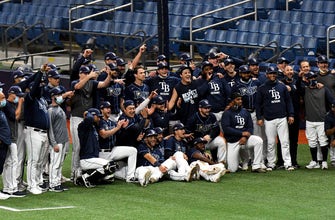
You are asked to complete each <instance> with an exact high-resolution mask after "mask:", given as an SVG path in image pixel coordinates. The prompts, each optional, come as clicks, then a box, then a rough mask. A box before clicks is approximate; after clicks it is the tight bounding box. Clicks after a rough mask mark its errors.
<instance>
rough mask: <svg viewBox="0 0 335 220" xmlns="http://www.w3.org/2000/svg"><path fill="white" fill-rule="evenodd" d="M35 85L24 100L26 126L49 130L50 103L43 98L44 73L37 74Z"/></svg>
mask: <svg viewBox="0 0 335 220" xmlns="http://www.w3.org/2000/svg"><path fill="white" fill-rule="evenodd" d="M36 74H37V76H36V78H35V80H34V84H33V86H32V88H31V90H30V92H29V93H27V95H26V97H25V99H24V120H25V126H30V127H35V128H39V129H43V130H48V129H49V127H50V120H49V114H48V103H47V102H46V101H45V99H44V98H43V97H42V94H41V93H42V89H43V88H42V87H40V81H41V77H42V75H43V73H42V72H40V71H39V72H37V73H36Z"/></svg>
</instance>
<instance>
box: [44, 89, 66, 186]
mask: <svg viewBox="0 0 335 220" xmlns="http://www.w3.org/2000/svg"><path fill="white" fill-rule="evenodd" d="M63 93H64V91H63V90H62V89H60V88H58V87H54V88H53V89H51V90H50V96H51V105H50V106H49V109H48V113H49V120H50V129H49V131H48V135H49V144H50V148H49V151H50V164H49V191H52V192H63V191H64V187H63V186H62V185H61V178H62V166H63V162H64V159H65V152H66V146H67V145H68V142H69V136H68V132H67V126H66V114H65V112H64V110H63V109H62V108H61V107H60V105H61V104H62V103H63V102H64V98H63V96H62V95H63Z"/></svg>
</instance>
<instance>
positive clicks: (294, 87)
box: [282, 78, 302, 117]
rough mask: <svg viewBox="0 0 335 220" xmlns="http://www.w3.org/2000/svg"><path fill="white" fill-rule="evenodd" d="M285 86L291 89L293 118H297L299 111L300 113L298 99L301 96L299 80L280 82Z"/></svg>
mask: <svg viewBox="0 0 335 220" xmlns="http://www.w3.org/2000/svg"><path fill="white" fill-rule="evenodd" d="M282 82H283V83H284V84H285V85H287V86H289V87H290V88H291V91H290V92H289V93H290V96H291V100H292V104H293V109H294V116H295V117H299V111H300V97H301V96H302V91H301V78H298V79H294V78H293V79H292V81H290V80H287V79H286V78H285V79H283V81H282Z"/></svg>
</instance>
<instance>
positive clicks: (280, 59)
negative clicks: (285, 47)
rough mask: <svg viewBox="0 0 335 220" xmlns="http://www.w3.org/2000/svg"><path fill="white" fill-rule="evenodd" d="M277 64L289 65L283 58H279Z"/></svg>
mask: <svg viewBox="0 0 335 220" xmlns="http://www.w3.org/2000/svg"><path fill="white" fill-rule="evenodd" d="M277 63H278V64H282V63H290V62H289V61H288V60H287V59H286V58H285V57H279V58H278V59H277Z"/></svg>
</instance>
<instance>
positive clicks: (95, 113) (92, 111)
mask: <svg viewBox="0 0 335 220" xmlns="http://www.w3.org/2000/svg"><path fill="white" fill-rule="evenodd" d="M87 111H88V112H89V113H90V114H91V115H96V116H98V117H102V114H101V112H100V111H99V109H97V108H89V109H88V110H87Z"/></svg>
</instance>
